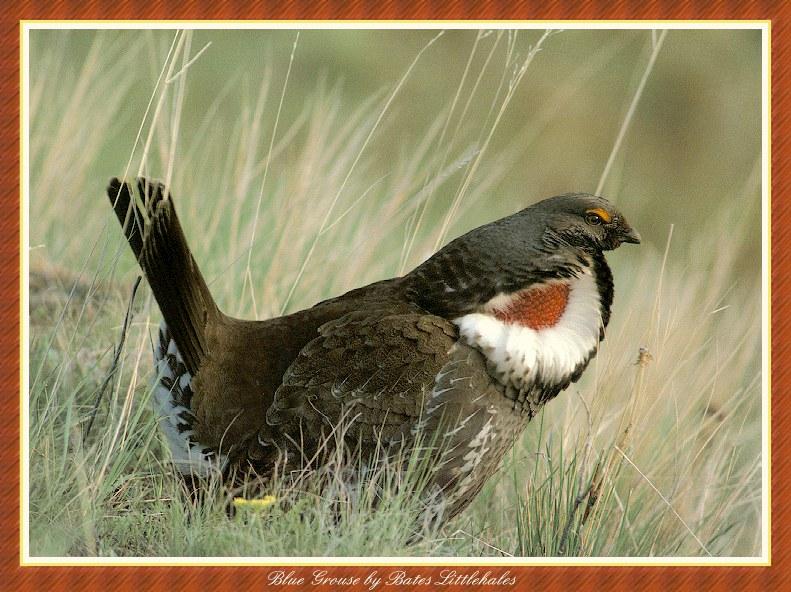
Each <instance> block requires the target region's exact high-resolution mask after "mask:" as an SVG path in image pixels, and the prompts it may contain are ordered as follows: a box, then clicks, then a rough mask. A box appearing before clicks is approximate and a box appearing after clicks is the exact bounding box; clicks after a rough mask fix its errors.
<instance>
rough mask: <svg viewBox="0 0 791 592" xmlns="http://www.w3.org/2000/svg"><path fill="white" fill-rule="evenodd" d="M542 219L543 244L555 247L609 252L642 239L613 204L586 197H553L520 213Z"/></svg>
mask: <svg viewBox="0 0 791 592" xmlns="http://www.w3.org/2000/svg"><path fill="white" fill-rule="evenodd" d="M520 214H521V215H524V216H526V217H529V218H531V219H533V220H535V219H537V218H543V220H544V234H543V240H544V242H545V243H547V244H548V245H550V246H552V247H563V246H570V247H572V248H576V249H581V250H583V251H588V252H590V251H608V250H611V249H615V248H617V247H619V246H620V245H621V244H622V243H635V244H639V243H640V235H639V234H638V233H637V231H635V230H634V229H633V228H632V227H631V226H630V225H629V223H628V222H627V221H626V218H624V216H623V214H621V213H620V212H619V211H618V210H617V209H616V208H615V207H614V206H613V205H612V204H611V203H610V202H608V201H607V200H606V199H604V198H603V197H597V196H595V195H590V194H587V193H570V194H566V195H559V196H557V197H551V198H549V199H545V200H544V201H541V202H538V203H537V204H535V205H534V206H531V207H529V208H527V209H525V210H522V212H520Z"/></svg>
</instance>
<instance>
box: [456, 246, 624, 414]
mask: <svg viewBox="0 0 791 592" xmlns="http://www.w3.org/2000/svg"><path fill="white" fill-rule="evenodd" d="M597 259H598V258H596V257H591V258H589V259H588V260H587V262H586V265H585V266H583V267H582V268H581V269H580V271H579V273H577V274H576V275H574V276H573V277H570V278H563V279H555V278H552V279H548V280H547V281H545V282H541V283H539V284H536V285H532V286H530V287H528V288H526V289H523V290H519V291H516V292H513V293H511V294H498V295H496V296H495V297H493V298H492V299H490V300H489V301H488V302H486V303H485V304H484V305H483V306H481V307H480V309H479V310H478V311H476V312H473V313H469V314H465V315H462V316H459V317H458V318H456V319H454V323H455V324H456V325H457V326H458V328H459V335H460V337H461V338H462V339H464V340H465V341H466V342H467V343H468V344H470V345H472V346H473V347H476V348H477V349H479V350H480V351H481V352H482V353H483V354H484V355H485V356H486V359H487V363H488V366H489V370H490V372H491V373H492V375H493V376H494V377H495V378H496V379H497V380H498V381H499V382H500V383H501V384H502V385H503V386H504V387H506V390H509V389H510V392H512V393H513V394H514V395H513V396H515V397H522V398H525V397H529V393H530V392H539V391H540V392H547V389H549V390H550V391H551V390H553V389H554V388H555V387H557V390H558V391H559V390H560V389H561V388H565V386H567V385H568V384H569V383H570V382H573V381H574V380H576V379H577V378H579V375H580V374H581V373H582V370H584V368H585V366H586V365H587V364H588V362H589V361H590V359H591V358H592V357H593V355H594V354H595V352H596V350H597V348H598V344H599V341H600V339H601V338H603V336H604V327H605V326H606V324H607V321H608V320H609V314H610V304H611V302H612V276H611V274H610V272H609V268H607V266H606V262H604V258H603V257H601V258H600V260H597ZM534 387H540V388H534Z"/></svg>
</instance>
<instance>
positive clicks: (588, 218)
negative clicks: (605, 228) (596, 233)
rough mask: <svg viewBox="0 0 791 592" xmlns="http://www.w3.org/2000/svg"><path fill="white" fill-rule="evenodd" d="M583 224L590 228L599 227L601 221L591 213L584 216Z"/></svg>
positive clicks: (596, 215) (599, 217)
mask: <svg viewBox="0 0 791 592" xmlns="http://www.w3.org/2000/svg"><path fill="white" fill-rule="evenodd" d="M585 222H587V223H588V224H590V225H591V226H599V225H600V224H601V223H602V222H603V220H602V218H601V216H599V214H594V213H592V212H588V213H587V214H585Z"/></svg>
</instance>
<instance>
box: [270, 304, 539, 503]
mask: <svg viewBox="0 0 791 592" xmlns="http://www.w3.org/2000/svg"><path fill="white" fill-rule="evenodd" d="M319 332H320V336H319V337H318V338H316V339H314V340H313V341H311V342H310V343H309V344H308V345H307V346H305V347H304V348H303V349H302V351H301V352H300V354H299V356H298V357H297V359H296V360H295V361H294V362H293V363H292V365H291V366H290V367H289V369H288V371H287V372H286V374H285V376H284V378H283V384H282V386H280V388H278V390H277V392H276V394H275V400H274V403H273V404H272V406H271V407H270V408H269V410H268V412H267V426H266V428H265V429H266V430H271V429H272V428H274V429H276V430H278V431H280V433H286V434H299V438H301V439H302V441H303V442H305V443H309V442H311V441H313V443H314V444H315V443H316V441H317V440H318V438H321V437H327V436H328V435H332V434H333V430H335V429H337V426H338V425H339V424H341V425H343V428H342V429H343V430H344V435H345V436H346V437H347V438H351V439H352V440H353V441H357V442H361V443H362V445H363V446H373V445H376V444H377V443H382V444H384V445H387V444H393V443H399V442H402V441H407V442H413V441H414V440H415V439H416V438H418V437H420V438H422V440H421V443H422V445H425V448H426V449H430V450H431V451H432V452H431V454H433V455H435V462H434V464H433V468H434V471H435V474H436V476H435V482H436V483H437V484H439V485H440V486H441V487H443V488H447V487H455V489H456V490H457V491H460V492H464V491H466V492H467V493H468V494H471V490H472V489H475V488H477V487H479V486H480V485H481V484H482V483H483V481H485V478H486V477H488V475H490V474H491V473H492V472H493V471H494V470H495V469H496V468H497V465H498V463H499V460H500V458H501V457H502V454H503V453H504V452H505V450H507V449H508V448H509V447H510V445H511V443H512V442H513V437H514V436H515V435H516V434H518V433H519V432H520V431H521V429H522V428H523V427H524V425H525V424H526V422H527V418H526V417H525V418H523V417H521V416H520V414H519V413H518V412H515V411H514V407H513V402H512V401H510V400H508V399H507V398H506V397H504V396H503V393H502V389H501V387H500V386H499V384H498V383H497V382H496V381H494V380H493V379H492V377H491V376H490V375H489V373H488V371H487V369H486V361H485V358H484V356H483V355H482V354H481V353H480V352H479V351H477V350H476V349H473V348H471V347H469V346H467V345H466V344H464V343H463V342H460V341H458V333H457V330H456V327H455V326H454V325H453V324H452V323H450V322H448V321H446V320H444V319H442V318H441V317H437V316H433V315H428V314H425V313H415V312H412V313H405V314H395V315H394V314H388V312H387V311H376V312H370V311H365V312H354V313H350V314H347V315H345V316H344V317H341V318H340V319H338V320H336V321H332V322H330V323H327V324H325V325H323V326H322V327H321V329H320V331H319ZM418 435H419V436H418Z"/></svg>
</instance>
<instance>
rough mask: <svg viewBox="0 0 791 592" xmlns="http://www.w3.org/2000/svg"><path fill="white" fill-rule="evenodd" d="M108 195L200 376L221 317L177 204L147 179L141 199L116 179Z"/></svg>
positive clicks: (139, 191)
mask: <svg viewBox="0 0 791 592" xmlns="http://www.w3.org/2000/svg"><path fill="white" fill-rule="evenodd" d="M107 195H108V197H109V198H110V203H111V204H112V206H113V210H115V214H116V216H117V217H118V220H119V222H120V223H121V227H122V228H123V230H124V236H126V240H127V241H128V242H129V246H130V247H131V248H132V252H133V253H134V254H135V257H136V258H137V261H138V263H139V264H140V267H141V268H142V269H143V271H144V272H145V274H146V278H147V279H148V283H149V284H150V285H151V290H152V291H153V292H154V298H156V301H157V304H158V305H159V308H160V310H161V311H162V316H163V317H164V319H165V323H166V324H167V328H168V331H169V332H170V334H171V335H172V337H173V340H174V341H175V343H176V345H177V346H178V350H179V352H180V354H181V357H182V359H183V361H184V365H185V366H186V367H187V370H189V372H190V374H192V375H193V376H194V375H195V374H196V373H197V371H198V368H199V367H200V364H201V360H202V359H203V357H204V356H205V354H206V327H207V326H208V324H209V323H211V322H212V321H214V320H216V319H218V318H219V316H220V314H221V313H220V311H219V309H218V308H217V305H216V303H215V302H214V299H213V298H212V296H211V293H210V292H209V288H208V286H207V285H206V281H205V280H204V279H203V275H202V274H201V272H200V270H199V269H198V265H197V263H196V262H195V259H194V258H193V257H192V253H191V252H190V250H189V247H188V246H187V240H186V238H185V236H184V232H183V231H182V229H181V224H180V223H179V219H178V216H176V210H175V207H174V206H173V200H172V198H171V197H170V195H169V194H168V195H166V194H165V187H164V185H162V183H156V182H152V181H149V180H147V179H145V178H142V177H141V178H139V179H137V199H136V198H135V195H134V193H133V189H132V187H131V185H130V184H129V183H127V182H123V181H120V180H119V179H116V178H114V179H112V180H111V181H110V185H109V187H108V188H107ZM141 204H142V207H141Z"/></svg>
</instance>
